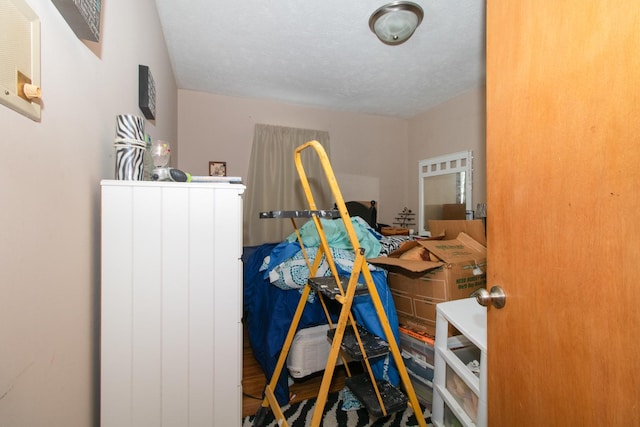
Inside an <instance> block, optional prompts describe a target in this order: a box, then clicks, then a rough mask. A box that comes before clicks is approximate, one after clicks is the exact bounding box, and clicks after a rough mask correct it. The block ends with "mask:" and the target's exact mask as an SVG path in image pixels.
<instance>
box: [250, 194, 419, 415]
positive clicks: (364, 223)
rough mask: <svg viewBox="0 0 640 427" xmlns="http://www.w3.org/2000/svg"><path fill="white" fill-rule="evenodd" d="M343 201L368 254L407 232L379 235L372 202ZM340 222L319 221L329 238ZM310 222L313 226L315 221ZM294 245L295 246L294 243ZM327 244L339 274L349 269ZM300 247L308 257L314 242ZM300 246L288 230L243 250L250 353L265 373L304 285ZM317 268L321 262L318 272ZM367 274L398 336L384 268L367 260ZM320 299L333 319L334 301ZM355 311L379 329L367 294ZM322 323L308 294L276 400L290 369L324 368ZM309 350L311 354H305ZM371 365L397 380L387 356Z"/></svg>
mask: <svg viewBox="0 0 640 427" xmlns="http://www.w3.org/2000/svg"><path fill="white" fill-rule="evenodd" d="M346 205H347V209H348V210H349V212H350V214H351V215H352V223H353V224H354V227H355V228H356V232H357V233H360V234H358V237H359V239H360V244H361V245H362V247H363V248H365V250H366V251H368V253H367V254H366V256H367V257H372V256H378V255H376V254H380V255H386V254H389V253H391V252H393V251H394V250H395V249H396V248H397V247H398V246H400V244H401V243H403V242H404V241H406V240H407V237H406V236H382V235H381V234H379V233H377V232H376V227H377V222H376V221H377V209H376V205H375V202H366V203H363V202H347V203H346ZM323 221H324V220H323ZM327 221H329V220H327ZM340 224H342V220H341V219H339V218H338V219H337V220H335V221H331V224H328V225H330V227H328V226H327V225H323V228H324V229H325V233H327V237H328V238H329V239H330V240H331V239H332V237H331V236H332V234H331V233H332V231H331V230H332V227H333V226H334V225H335V228H336V229H339V228H340ZM307 226H313V223H312V222H309V223H308V224H306V225H302V226H300V225H299V227H300V231H301V233H303V235H304V229H305V227H307ZM313 228H314V229H315V227H313ZM337 233H339V230H338V231H337ZM296 245H298V246H297V247H296ZM331 246H332V249H331V250H332V254H333V255H334V259H336V263H337V267H338V269H339V270H340V271H341V274H346V275H348V274H349V272H350V270H349V262H350V260H349V259H348V257H347V256H345V254H344V253H343V252H341V251H339V250H338V249H339V248H336V249H334V247H333V245H331ZM336 246H339V244H338V245H336ZM305 248H306V249H307V252H308V254H309V256H310V257H311V258H313V255H314V254H315V250H314V248H313V247H309V246H308V245H307V244H306V243H305ZM299 249H300V247H299V244H297V240H296V239H295V236H290V237H289V238H288V239H286V240H285V241H283V242H278V243H267V244H263V245H260V246H255V247H249V248H245V251H244V254H243V261H244V313H245V315H244V322H245V324H246V326H247V328H248V332H249V341H250V344H251V348H252V350H253V354H254V356H255V358H256V360H257V361H258V363H259V364H260V366H261V367H262V370H263V371H264V373H265V376H266V377H267V378H271V376H272V374H273V372H274V370H275V365H276V363H277V360H278V356H279V353H280V349H281V348H282V345H283V343H284V340H285V338H286V334H287V332H288V330H289V325H290V323H291V319H292V318H293V314H294V312H295V309H296V307H297V304H298V302H299V299H300V289H299V288H300V287H302V286H304V283H306V278H307V277H308V269H307V268H306V263H305V262H304V258H303V257H302V255H301V254H300V251H299ZM334 250H335V251H336V252H334ZM351 252H352V251H351ZM322 271H323V269H322V267H321V268H320V269H319V273H320V272H322ZM371 275H372V277H373V280H374V283H375V285H376V288H377V289H378V293H379V294H380V297H381V299H382V302H383V306H384V307H385V311H386V312H387V316H388V318H389V322H390V325H391V326H392V329H393V330H394V334H395V335H396V338H398V332H397V330H398V325H397V316H396V313H395V306H394V305H393V299H392V297H391V293H390V291H389V288H388V286H387V282H386V271H385V270H383V269H381V268H379V267H375V266H371ZM325 302H327V304H328V306H329V307H330V311H331V312H332V318H333V320H334V321H335V320H337V316H338V313H339V306H338V304H337V303H335V302H334V301H327V300H326V299H325ZM354 313H355V315H356V318H357V320H358V322H359V323H361V324H363V325H364V326H365V327H366V328H367V329H369V330H370V331H371V332H373V333H375V334H377V335H383V334H382V330H381V327H380V325H379V322H378V320H377V316H376V315H375V311H374V310H373V307H372V304H371V302H370V300H369V297H368V296H362V297H358V299H357V301H356V302H355V304H354ZM326 324H327V320H326V317H325V314H324V311H323V310H322V307H321V305H320V303H318V302H317V299H313V298H311V299H310V301H309V302H308V303H307V304H306V306H305V309H304V312H303V314H302V318H301V320H300V324H299V328H298V333H297V334H296V337H295V339H294V343H293V345H292V349H291V351H290V354H289V358H288V359H289V364H288V370H283V372H282V374H281V376H280V378H279V379H278V385H277V387H276V390H275V394H276V397H277V399H278V402H279V403H280V404H285V403H286V402H287V401H288V400H289V391H288V384H289V375H291V376H292V377H294V378H301V377H304V376H307V375H309V374H310V373H313V372H316V371H318V370H322V369H324V365H325V363H326V356H324V357H323V352H328V346H329V344H328V342H327V340H326V329H327V325H326ZM310 355H314V356H315V357H309V356H310ZM373 369H374V373H375V374H376V377H378V378H385V379H388V380H390V381H391V382H392V383H394V382H395V383H397V372H396V371H395V366H394V364H393V361H392V360H390V359H385V360H382V359H380V360H379V361H376V363H375V364H374V366H373Z"/></svg>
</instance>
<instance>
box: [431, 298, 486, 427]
mask: <svg viewBox="0 0 640 427" xmlns="http://www.w3.org/2000/svg"><path fill="white" fill-rule="evenodd" d="M436 310H437V320H436V343H435V361H434V365H435V372H434V381H433V382H434V395H433V414H432V421H433V424H434V425H435V426H438V427H440V426H445V425H447V424H445V405H446V407H448V408H449V410H450V411H451V413H452V414H453V415H454V416H455V417H456V418H457V419H458V421H460V423H461V424H462V425H463V426H465V427H475V426H478V427H486V425H487V309H486V307H482V306H480V305H479V304H478V303H477V301H476V300H475V298H467V299H462V300H456V301H449V302H445V303H440V304H438V305H437V308H436ZM449 325H451V326H453V327H455V328H456V329H457V330H458V331H459V332H460V333H461V334H462V335H461V336H460V337H456V338H459V340H460V342H461V343H464V342H466V343H468V344H470V347H471V348H472V349H473V352H477V353H479V356H480V357H479V358H480V360H479V363H480V376H479V378H478V377H477V376H476V375H475V374H474V373H473V372H471V370H470V369H469V368H468V367H467V363H466V362H464V361H463V360H461V359H460V357H458V355H457V354H456V353H462V352H464V350H460V349H456V348H455V347H454V346H453V345H452V340H453V338H449V337H448V331H449ZM466 348H469V347H466ZM448 374H455V375H456V376H458V377H459V378H460V379H461V380H462V381H463V383H464V385H465V386H466V387H467V388H468V390H469V391H470V392H471V393H473V395H475V397H476V399H475V400H476V401H477V408H476V413H477V415H476V417H475V418H476V419H475V422H474V420H473V419H472V418H471V416H470V415H469V414H468V412H467V411H466V410H465V409H464V408H463V407H462V405H461V404H460V403H459V402H458V400H456V398H455V397H454V396H453V394H452V393H451V392H450V391H449V390H448V389H447V375H448Z"/></svg>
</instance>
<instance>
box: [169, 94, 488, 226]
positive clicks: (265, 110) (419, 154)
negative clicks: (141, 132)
mask: <svg viewBox="0 0 640 427" xmlns="http://www.w3.org/2000/svg"><path fill="white" fill-rule="evenodd" d="M178 116H179V120H178V122H179V129H178V137H179V140H180V147H181V148H180V150H181V151H180V162H179V167H180V168H183V169H185V170H186V171H188V172H191V173H192V174H195V175H206V174H207V173H208V170H207V168H208V164H209V161H210V160H217V161H226V162H227V172H228V174H229V175H231V176H242V177H243V178H246V177H247V172H248V166H249V157H250V155H251V144H252V142H253V127H254V125H255V124H256V123H266V124H273V125H282V126H291V127H300V128H309V129H317V130H326V131H328V132H329V134H330V136H331V162H332V166H333V168H334V171H335V173H336V177H337V178H338V183H339V185H340V188H341V190H342V192H343V195H344V197H345V199H347V200H349V199H359V200H362V199H364V200H367V199H375V200H378V202H379V208H380V210H379V215H378V220H379V222H382V223H389V224H390V223H392V222H393V217H394V216H395V215H396V214H397V213H398V212H399V211H401V210H402V208H404V207H405V206H406V207H409V208H410V209H412V210H413V211H414V212H417V211H418V210H417V208H418V161H419V160H422V159H426V158H429V157H433V156H439V155H442V154H449V153H454V152H457V151H462V150H469V149H470V150H473V155H474V173H473V179H474V181H473V185H474V190H473V205H474V206H475V205H476V204H477V203H478V202H484V201H485V200H486V189H485V188H486V171H485V116H486V113H485V88H484V86H482V87H479V88H476V89H472V90H470V91H468V92H465V93H463V94H461V95H459V96H457V97H455V98H453V99H451V100H450V101H448V102H445V103H443V104H441V105H439V106H437V107H435V108H433V109H431V110H429V111H427V112H425V113H423V114H420V115H418V116H416V117H414V118H412V119H410V120H403V119H393V118H387V117H380V116H371V115H363V114H353V113H345V112H337V111H328V110H320V109H313V108H308V107H301V106H296V105H288V104H281V103H274V102H269V101H260V100H252V99H243V98H233V97H228V96H220V95H213V94H207V93H202V92H194V91H186V90H179V91H178Z"/></svg>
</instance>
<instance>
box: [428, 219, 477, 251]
mask: <svg viewBox="0 0 640 427" xmlns="http://www.w3.org/2000/svg"><path fill="white" fill-rule="evenodd" d="M427 222H428V226H429V232H430V233H431V236H433V237H435V236H444V239H445V240H449V239H455V238H456V237H457V236H458V234H460V233H466V234H468V235H469V236H471V238H472V239H474V240H475V241H477V242H478V243H480V244H481V245H483V246H487V236H486V233H485V228H484V222H483V221H482V220H481V219H472V220H435V219H431V220H429V221H427Z"/></svg>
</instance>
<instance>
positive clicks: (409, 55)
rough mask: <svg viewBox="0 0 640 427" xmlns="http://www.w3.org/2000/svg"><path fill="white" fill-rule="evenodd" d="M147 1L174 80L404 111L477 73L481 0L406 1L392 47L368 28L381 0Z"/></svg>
mask: <svg viewBox="0 0 640 427" xmlns="http://www.w3.org/2000/svg"><path fill="white" fill-rule="evenodd" d="M155 1H156V4H157V7H158V13H159V16H160V21H161V23H162V27H163V31H164V34H165V38H166V42H167V47H168V49H169V55H170V57H171V62H172V65H173V69H174V72H175V75H176V80H177V85H178V88H180V89H188V90H197V91H203V92H210V93H215V94H220V95H228V96H238V97H243V98H256V99H267V100H273V101H279V102H285V103H291V104H300V105H305V106H311V107H319V108H325V109H331V110H337V111H351V112H357V113H366V114H376V115H383V116H391V117H401V118H410V117H413V116H415V115H416V114H419V113H421V112H424V111H426V110H428V109H429V108H431V107H433V106H435V105H438V104H440V103H442V102H444V101H446V100H448V99H451V98H452V97H454V96H456V95H459V94H461V93H463V92H465V91H467V90H469V89H471V88H474V87H477V86H478V85H481V84H483V83H484V81H485V60H484V57H485V54H484V52H485V1H484V0H429V1H425V0H414V2H416V3H418V4H419V5H420V6H421V7H422V8H423V9H424V14H425V16H424V19H423V21H422V24H421V25H420V27H418V29H417V30H416V32H415V33H414V35H413V36H412V37H411V38H410V39H409V40H408V41H407V42H405V43H404V44H402V45H398V46H388V45H385V44H383V43H382V42H380V41H379V40H378V39H377V38H376V36H375V35H374V34H373V33H372V32H371V30H370V29H369V16H370V15H371V13H373V11H375V10H376V9H377V8H378V7H380V6H382V5H384V4H385V3H386V2H384V1H382V0H376V1H362V0H359V1H355V0H352V1H345V0H277V1H276V0H241V1H233V0H231V1H226V2H223V1H219V0H190V1H177V0H155Z"/></svg>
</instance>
